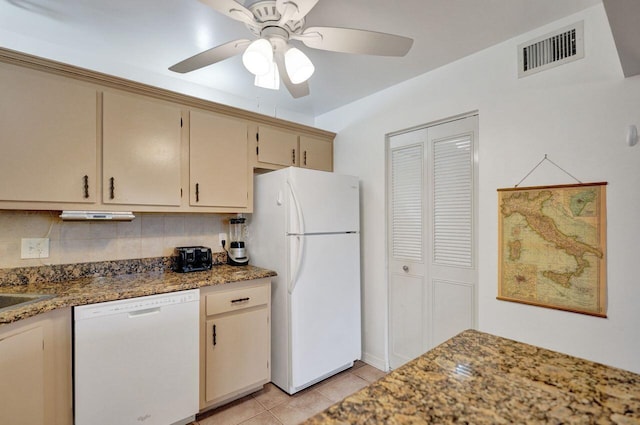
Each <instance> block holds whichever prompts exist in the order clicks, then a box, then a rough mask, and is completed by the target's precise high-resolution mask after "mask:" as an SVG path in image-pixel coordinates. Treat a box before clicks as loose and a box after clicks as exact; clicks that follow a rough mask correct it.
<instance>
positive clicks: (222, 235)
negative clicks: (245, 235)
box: [218, 233, 229, 246]
mask: <svg viewBox="0 0 640 425" xmlns="http://www.w3.org/2000/svg"><path fill="white" fill-rule="evenodd" d="M222 241H226V245H227V246H228V245H229V240H228V239H227V234H226V233H218V246H222Z"/></svg>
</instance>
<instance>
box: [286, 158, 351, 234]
mask: <svg viewBox="0 0 640 425" xmlns="http://www.w3.org/2000/svg"><path fill="white" fill-rule="evenodd" d="M288 170H289V175H288V178H287V186H288V187H287V190H288V192H289V196H290V199H289V201H290V202H289V214H290V215H289V228H288V232H289V233H334V232H357V231H359V230H360V214H359V210H360V200H359V182H358V178H357V177H354V176H346V175H341V174H334V173H327V172H324V171H317V170H307V169H302V168H290V169H288Z"/></svg>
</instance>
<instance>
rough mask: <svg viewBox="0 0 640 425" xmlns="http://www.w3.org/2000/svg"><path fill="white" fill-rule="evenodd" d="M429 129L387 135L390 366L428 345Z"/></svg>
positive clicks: (401, 362)
mask: <svg viewBox="0 0 640 425" xmlns="http://www.w3.org/2000/svg"><path fill="white" fill-rule="evenodd" d="M426 140H427V132H426V130H419V131H412V132H411V133H405V134H401V135H398V136H393V137H392V138H390V140H389V149H390V151H389V158H388V159H389V171H390V173H389V194H390V197H389V199H390V200H391V202H390V206H389V226H388V229H389V237H388V240H389V245H390V246H389V310H390V318H389V337H390V338H389V356H390V362H391V366H392V367H397V366H399V365H401V364H404V363H406V362H407V361H409V360H411V359H412V358H414V357H416V356H418V355H420V354H421V353H422V352H423V351H424V350H423V347H424V343H425V338H424V332H425V330H426V327H425V326H424V324H425V322H424V317H423V316H424V306H423V304H424V302H423V298H424V296H425V291H424V270H425V256H424V237H423V234H424V206H425V205H424V202H425V190H424V149H425V142H426Z"/></svg>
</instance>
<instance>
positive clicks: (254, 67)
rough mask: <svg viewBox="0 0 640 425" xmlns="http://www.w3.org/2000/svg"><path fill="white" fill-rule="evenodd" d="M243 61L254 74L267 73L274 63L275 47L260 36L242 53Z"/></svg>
mask: <svg viewBox="0 0 640 425" xmlns="http://www.w3.org/2000/svg"><path fill="white" fill-rule="evenodd" d="M242 63H243V64H244V67H245V68H247V70H248V71H249V72H250V73H252V74H253V75H256V76H258V75H265V74H267V73H269V70H270V68H271V65H272V63H273V47H272V46H271V43H269V41H268V40H265V39H264V38H259V39H257V40H256V41H254V42H252V43H251V44H249V47H247V50H245V51H244V53H243V54H242Z"/></svg>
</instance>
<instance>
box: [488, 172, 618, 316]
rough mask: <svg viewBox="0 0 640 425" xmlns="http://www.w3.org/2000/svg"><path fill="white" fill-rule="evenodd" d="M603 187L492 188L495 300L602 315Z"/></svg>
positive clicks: (604, 294) (604, 262) (604, 197)
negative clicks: (495, 234)
mask: <svg viewBox="0 0 640 425" xmlns="http://www.w3.org/2000/svg"><path fill="white" fill-rule="evenodd" d="M605 189H606V183H590V184H576V185H562V186H544V187H528V188H526V187H525V188H516V189H498V232H499V235H498V238H499V241H498V245H499V263H498V275H499V276H498V279H499V282H498V299H500V300H506V301H515V302H521V303H525V304H532V305H537V306H543V307H549V308H555V309H560V310H568V311H572V312H577V313H585V314H591V315H595V316H602V317H606V190H605Z"/></svg>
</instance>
